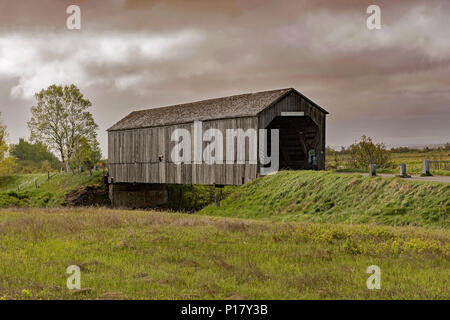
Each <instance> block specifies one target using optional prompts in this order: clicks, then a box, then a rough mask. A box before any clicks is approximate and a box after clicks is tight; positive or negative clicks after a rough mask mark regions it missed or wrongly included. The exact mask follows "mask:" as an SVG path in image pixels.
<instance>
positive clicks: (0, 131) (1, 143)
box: [0, 113, 8, 161]
mask: <svg viewBox="0 0 450 320" xmlns="http://www.w3.org/2000/svg"><path fill="white" fill-rule="evenodd" d="M0 116H1V113H0ZM7 137H8V132H7V131H6V126H5V125H4V124H3V123H2V122H0V161H2V160H4V159H5V157H6V156H7V154H8V143H7V142H6V138H7Z"/></svg>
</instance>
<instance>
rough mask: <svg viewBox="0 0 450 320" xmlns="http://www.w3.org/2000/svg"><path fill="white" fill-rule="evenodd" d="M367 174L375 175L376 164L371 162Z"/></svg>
mask: <svg viewBox="0 0 450 320" xmlns="http://www.w3.org/2000/svg"><path fill="white" fill-rule="evenodd" d="M369 175H370V176H371V177H374V176H376V175H377V165H376V164H371V165H370V166H369Z"/></svg>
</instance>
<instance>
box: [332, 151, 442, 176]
mask: <svg viewBox="0 0 450 320" xmlns="http://www.w3.org/2000/svg"><path fill="white" fill-rule="evenodd" d="M424 159H428V160H446V161H450V152H448V151H430V152H407V153H392V154H391V160H392V166H391V167H390V168H387V169H378V170H377V171H378V172H380V173H394V174H398V173H399V170H400V169H399V166H400V163H406V168H407V171H408V173H409V174H416V175H419V174H421V173H422V161H423V160H424ZM326 160H327V168H336V161H335V159H334V157H333V156H332V155H327V158H326ZM348 161H349V156H348V155H342V154H340V155H338V167H340V168H338V170H337V171H343V172H367V171H368V169H367V170H361V169H354V168H350V167H349V163H348ZM431 173H432V174H433V175H443V176H450V170H434V169H432V170H431Z"/></svg>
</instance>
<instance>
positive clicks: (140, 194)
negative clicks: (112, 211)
mask: <svg viewBox="0 0 450 320" xmlns="http://www.w3.org/2000/svg"><path fill="white" fill-rule="evenodd" d="M109 199H110V200H111V205H112V206H113V207H114V208H130V209H134V208H151V207H156V206H159V205H162V204H165V203H167V201H168V193H167V185H166V184H156V183H155V184H149V183H136V184H133V183H115V184H110V185H109Z"/></svg>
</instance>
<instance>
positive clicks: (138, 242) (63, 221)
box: [0, 208, 450, 299]
mask: <svg viewBox="0 0 450 320" xmlns="http://www.w3.org/2000/svg"><path fill="white" fill-rule="evenodd" d="M0 237H1V242H0V247H1V250H0V269H1V271H2V272H0V299H125V298H132V299H203V298H205V299H314V298H320V299H341V298H342V299H405V298H411V299H449V298H450V291H449V288H450V283H449V282H450V281H449V279H450V259H449V257H450V246H449V240H450V234H449V232H448V231H447V230H442V229H424V228H418V227H415V228H412V227H380V226H364V225H353V226H350V225H333V224H314V223H286V222H273V221H271V222H269V221H255V220H245V219H231V218H222V217H206V216H198V215H188V214H175V213H157V212H148V211H147V212H143V211H119V210H110V209H32V208H29V209H0ZM74 264H75V265H78V266H80V268H81V287H82V289H81V290H80V291H70V290H68V289H67V288H66V279H67V277H68V275H67V274H66V268H67V267H68V266H69V265H74ZM370 265H378V266H379V267H380V268H381V289H380V290H368V289H367V287H366V280H367V278H368V276H369V275H368V274H366V269H367V267H368V266H370Z"/></svg>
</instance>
